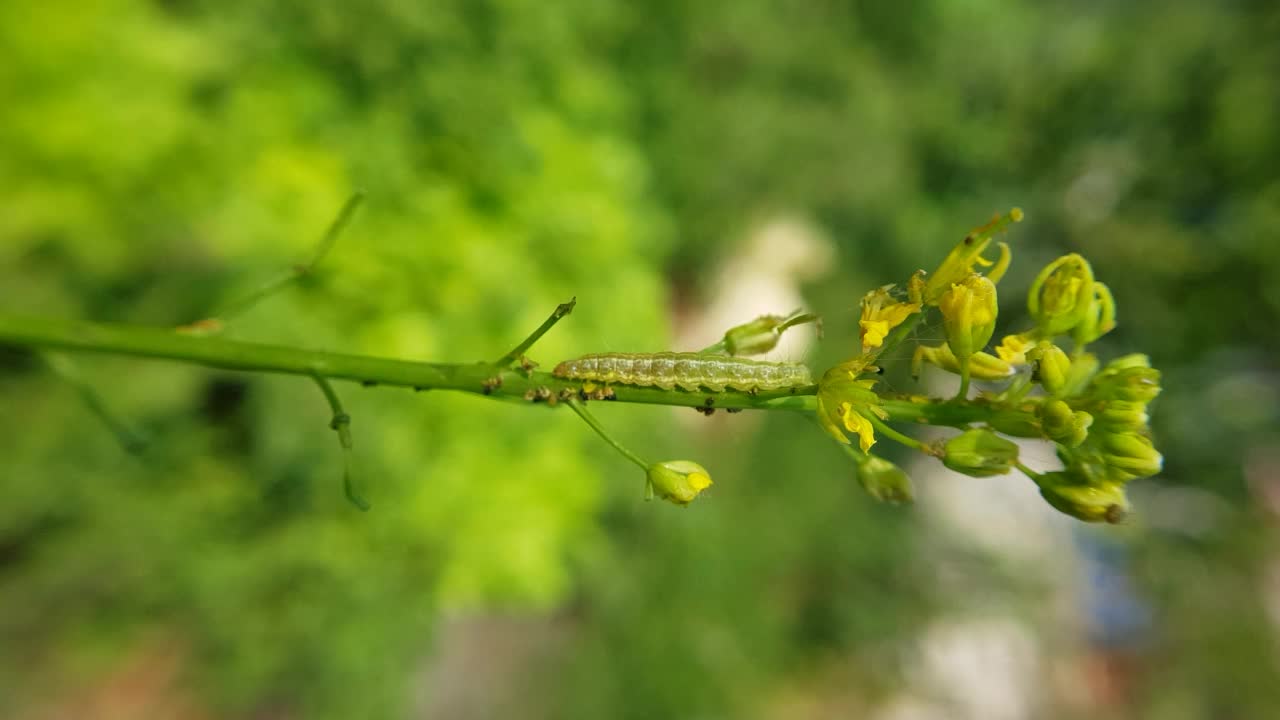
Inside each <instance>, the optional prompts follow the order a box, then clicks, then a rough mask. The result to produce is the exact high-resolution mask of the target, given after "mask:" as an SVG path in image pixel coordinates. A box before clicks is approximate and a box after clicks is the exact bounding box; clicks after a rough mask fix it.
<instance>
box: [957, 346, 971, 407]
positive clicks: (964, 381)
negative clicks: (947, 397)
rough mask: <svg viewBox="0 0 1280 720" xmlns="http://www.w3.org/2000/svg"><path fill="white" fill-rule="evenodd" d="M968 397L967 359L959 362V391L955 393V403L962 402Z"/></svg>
mask: <svg viewBox="0 0 1280 720" xmlns="http://www.w3.org/2000/svg"><path fill="white" fill-rule="evenodd" d="M968 397H969V358H967V357H966V358H962V359H961V360H960V389H959V390H957V391H956V402H963V401H964V400H965V399H966V398H968Z"/></svg>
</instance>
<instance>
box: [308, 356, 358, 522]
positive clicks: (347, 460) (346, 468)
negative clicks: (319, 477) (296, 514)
mask: <svg viewBox="0 0 1280 720" xmlns="http://www.w3.org/2000/svg"><path fill="white" fill-rule="evenodd" d="M311 379H312V380H315V383H316V385H318V386H319V387H320V392H322V393H324V399H325V400H326V401H328V403H329V409H330V410H331V411H333V419H332V420H330V421H329V427H330V428H332V429H333V430H334V431H335V432H337V433H338V443H339V444H340V445H341V446H342V490H343V492H345V493H346V495H347V500H349V501H350V502H351V504H352V505H355V506H356V507H358V508H360V509H361V510H366V511H367V510H368V509H369V507H370V506H369V501H368V500H365V499H364V496H363V495H362V494H361V493H360V491H359V489H358V488H356V483H355V479H354V478H353V477H352V475H351V416H350V415H348V414H347V411H346V410H345V409H344V408H343V407H342V401H341V400H339V399H338V393H336V392H334V390H333V386H332V385H330V384H329V381H328V380H326V379H325V378H324V376H323V375H319V374H316V375H312V376H311Z"/></svg>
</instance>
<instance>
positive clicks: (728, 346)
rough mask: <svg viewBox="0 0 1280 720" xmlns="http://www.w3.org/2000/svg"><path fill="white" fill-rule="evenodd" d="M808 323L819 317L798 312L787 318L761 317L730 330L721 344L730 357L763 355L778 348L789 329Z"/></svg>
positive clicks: (775, 316) (816, 320)
mask: <svg viewBox="0 0 1280 720" xmlns="http://www.w3.org/2000/svg"><path fill="white" fill-rule="evenodd" d="M808 322H818V316H817V315H813V314H811V313H801V312H798V311H797V312H796V313H793V314H791V315H789V316H787V317H781V316H778V315H761V316H760V317H758V318H756V319H755V320H752V321H751V322H748V323H743V324H742V325H738V326H737V327H733V328H730V329H729V330H728V331H727V332H725V334H724V340H722V341H721V343H722V344H723V345H724V349H725V351H726V352H728V353H729V354H730V355H735V356H745V355H763V354H764V353H767V352H769V351H770V350H772V349H774V348H775V347H777V346H778V340H779V339H780V338H781V337H782V333H783V331H785V330H786V329H787V328H790V327H792V326H795V325H800V324H802V323H808Z"/></svg>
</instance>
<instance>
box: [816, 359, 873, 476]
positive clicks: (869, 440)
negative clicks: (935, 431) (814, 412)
mask: <svg viewBox="0 0 1280 720" xmlns="http://www.w3.org/2000/svg"><path fill="white" fill-rule="evenodd" d="M865 367H867V362H866V360H865V359H863V358H858V359H855V360H851V361H849V362H847V363H843V364H840V365H837V366H835V367H833V368H831V369H830V370H828V371H827V372H826V374H825V375H823V376H822V381H821V382H820V383H818V424H820V425H822V428H823V429H824V430H826V431H827V432H828V433H830V435H831V437H833V438H835V439H836V440H837V441H838V442H841V443H844V444H845V445H848V444H849V437H848V436H847V435H845V431H846V430H847V431H848V432H851V433H854V434H855V435H857V436H858V447H860V448H862V451H863V452H864V453H865V452H867V451H868V450H870V449H871V446H872V445H874V444H875V442H876V437H875V429H874V427H873V426H872V424H871V421H870V420H868V419H867V416H868V415H875V416H876V417H879V418H881V419H884V418H886V417H888V415H887V414H886V413H885V412H884V411H883V410H881V409H880V407H879V405H878V403H879V401H880V397H879V396H878V395H876V394H875V391H873V390H872V389H871V388H872V387H874V386H875V384H876V381H875V380H874V379H867V380H862V379H859V378H858V374H859V373H861V372H862V370H863V369H864V368H865Z"/></svg>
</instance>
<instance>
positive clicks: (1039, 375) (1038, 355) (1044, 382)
mask: <svg viewBox="0 0 1280 720" xmlns="http://www.w3.org/2000/svg"><path fill="white" fill-rule="evenodd" d="M1027 357H1028V358H1029V359H1031V360H1032V361H1034V362H1035V363H1036V379H1037V380H1038V381H1039V382H1040V386H1041V387H1043V388H1044V389H1045V392H1047V393H1049V394H1050V395H1052V396H1053V397H1062V395H1063V391H1064V390H1065V389H1066V387H1067V377H1068V376H1069V375H1070V373H1071V359H1070V358H1068V357H1067V354H1066V353H1065V352H1063V350H1062V348H1060V347H1058V346H1057V345H1054V344H1053V343H1051V342H1048V341H1043V342H1041V343H1040V344H1039V345H1037V346H1036V349H1035V350H1032V351H1031V353H1029V354H1028V356H1027Z"/></svg>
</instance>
